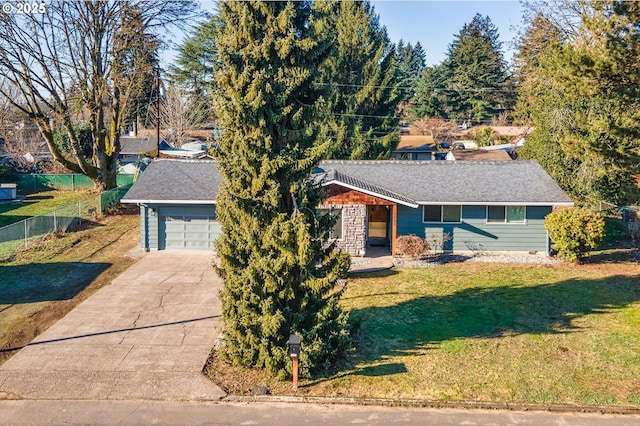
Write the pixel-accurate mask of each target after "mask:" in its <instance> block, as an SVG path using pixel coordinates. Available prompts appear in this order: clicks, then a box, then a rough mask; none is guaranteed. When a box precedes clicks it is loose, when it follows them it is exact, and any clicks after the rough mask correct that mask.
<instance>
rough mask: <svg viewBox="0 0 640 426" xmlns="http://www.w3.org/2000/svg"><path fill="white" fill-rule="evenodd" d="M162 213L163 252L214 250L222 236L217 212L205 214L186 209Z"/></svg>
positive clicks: (160, 242)
mask: <svg viewBox="0 0 640 426" xmlns="http://www.w3.org/2000/svg"><path fill="white" fill-rule="evenodd" d="M171 210H173V211H165V212H162V211H161V216H160V235H159V246H160V249H161V250H165V249H166V250H175V249H191V250H193V249H196V250H213V242H214V240H215V239H216V238H217V237H218V236H219V235H220V233H221V227H220V223H219V222H218V221H217V220H216V216H215V211H212V212H205V211H198V210H197V209H189V208H185V209H183V211H176V210H177V209H175V208H172V209H171Z"/></svg>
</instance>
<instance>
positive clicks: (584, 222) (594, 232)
mask: <svg viewBox="0 0 640 426" xmlns="http://www.w3.org/2000/svg"><path fill="white" fill-rule="evenodd" d="M544 226H545V228H546V229H547V231H548V232H549V238H551V241H552V243H553V245H552V248H553V249H554V250H556V252H557V256H558V257H559V258H561V259H564V260H568V261H570V262H573V261H576V260H579V259H581V258H582V257H584V255H585V254H586V253H587V252H588V251H589V250H592V249H594V248H596V247H598V244H600V242H601V241H602V239H603V238H604V235H605V232H604V219H603V217H602V216H601V215H599V214H597V213H593V212H590V211H588V210H583V209H563V210H556V211H554V212H552V213H551V214H549V215H548V216H547V217H546V218H545V220H544Z"/></svg>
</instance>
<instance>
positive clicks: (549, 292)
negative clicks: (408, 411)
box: [300, 262, 640, 406]
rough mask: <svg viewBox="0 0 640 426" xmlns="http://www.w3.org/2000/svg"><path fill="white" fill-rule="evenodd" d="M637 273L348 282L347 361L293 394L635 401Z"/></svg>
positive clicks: (473, 268)
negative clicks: (353, 326)
mask: <svg viewBox="0 0 640 426" xmlns="http://www.w3.org/2000/svg"><path fill="white" fill-rule="evenodd" d="M639 273H640V270H639V269H638V267H637V264H633V263H630V262H627V263H619V264H618V263H616V264H595V265H594V264H591V265H579V266H575V265H566V264H565V265H560V266H554V267H548V266H547V267H541V266H522V265H479V264H449V265H445V266H441V267H436V268H430V269H422V270H408V269H407V270H402V269H400V270H390V271H385V272H381V273H377V274H372V275H369V276H364V277H360V278H355V279H352V280H350V282H349V284H348V289H347V291H346V292H345V294H344V297H343V299H342V303H343V306H344V308H345V309H347V310H349V311H350V315H351V320H352V322H354V323H357V324H359V333H358V334H357V335H356V340H355V343H356V348H355V351H354V353H353V354H352V358H351V359H350V361H349V365H347V366H346V367H345V368H344V369H343V370H342V371H341V372H340V373H337V374H336V375H335V376H333V377H329V378H325V379H321V380H317V381H310V382H306V383H305V384H304V386H303V387H302V389H301V391H300V392H301V393H303V394H310V395H325V396H350V397H376V398H419V399H428V400H443V401H486V402H523V403H565V404H605V405H633V406H640V276H639Z"/></svg>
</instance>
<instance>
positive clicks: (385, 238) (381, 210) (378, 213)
mask: <svg viewBox="0 0 640 426" xmlns="http://www.w3.org/2000/svg"><path fill="white" fill-rule="evenodd" d="M367 228H368V232H367V235H368V239H367V245H368V246H369V247H388V246H389V206H379V205H374V206H367Z"/></svg>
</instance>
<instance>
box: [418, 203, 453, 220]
mask: <svg viewBox="0 0 640 426" xmlns="http://www.w3.org/2000/svg"><path fill="white" fill-rule="evenodd" d="M427 206H440V221H439V222H434V221H431V220H424V208H425V207H427ZM445 206H447V207H452V206H453V207H455V206H458V207H459V208H460V220H459V221H457V222H445V221H444V220H443V219H444V207H445ZM422 223H439V224H445V225H446V224H449V223H453V224H456V223H462V205H461V204H423V205H422Z"/></svg>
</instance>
